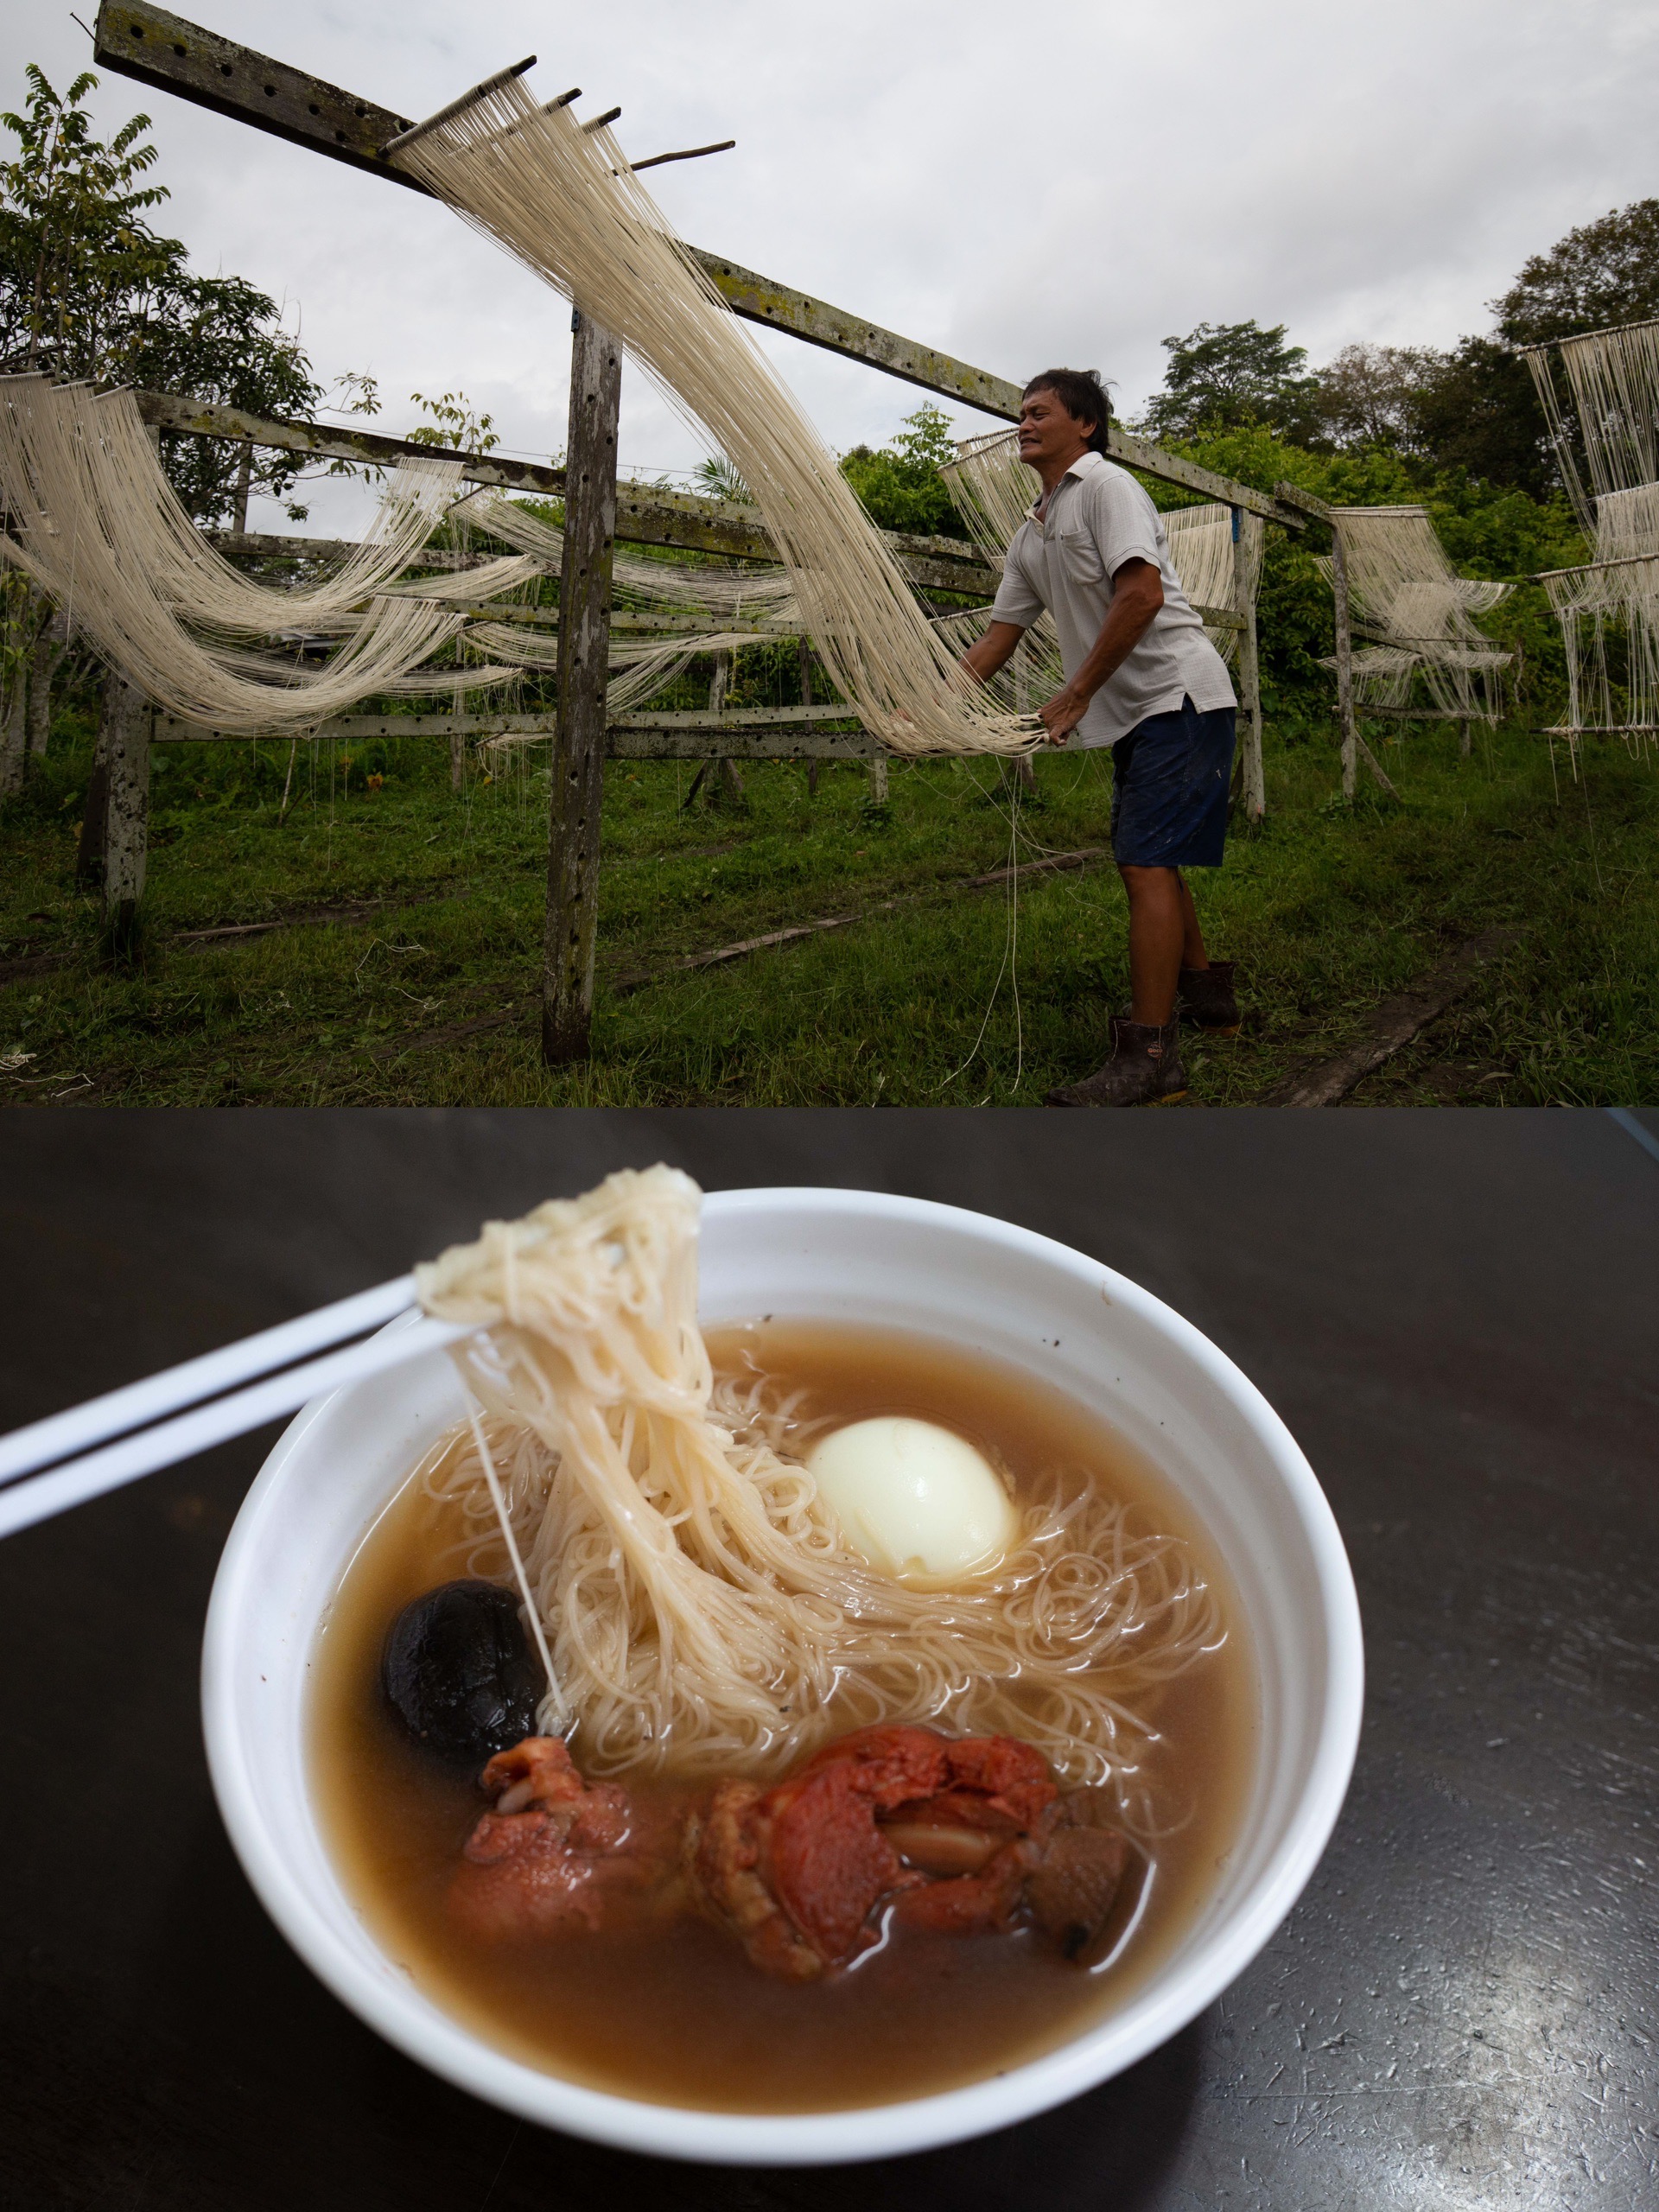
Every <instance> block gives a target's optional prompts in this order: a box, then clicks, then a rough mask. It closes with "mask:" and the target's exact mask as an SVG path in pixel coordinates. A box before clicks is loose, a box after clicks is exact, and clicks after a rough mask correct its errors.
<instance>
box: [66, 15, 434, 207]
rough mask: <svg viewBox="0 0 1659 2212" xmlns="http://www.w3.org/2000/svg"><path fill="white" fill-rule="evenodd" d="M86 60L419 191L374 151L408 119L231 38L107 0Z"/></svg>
mask: <svg viewBox="0 0 1659 2212" xmlns="http://www.w3.org/2000/svg"><path fill="white" fill-rule="evenodd" d="M92 59H93V60H94V61H95V62H96V63H97V64H98V66H99V68H101V69H114V70H117V71H118V72H119V73H120V74H121V75H122V76H124V77H136V78H137V80H138V82H139V83H140V84H141V85H149V86H152V87H153V88H154V89H155V90H156V92H176V93H177V94H178V95H179V97H180V98H181V99H187V100H194V102H195V104H196V105H197V106H198V107H210V108H212V109H213V111H214V112H215V113H216V114H219V115H227V116H229V117H230V118H232V121H234V122H237V123H251V124H255V125H256V127H257V129H259V130H269V131H270V132H272V133H273V134H274V135H275V136H276V137H278V138H286V139H288V140H289V141H290V142H291V143H293V144H294V145H296V146H308V147H310V148H311V149H313V150H314V151H315V152H316V153H320V154H327V156H329V157H330V159H331V160H334V161H336V162H346V163H348V164H349V165H350V166H351V167H352V168H358V169H370V170H372V171H373V173H374V175H376V176H384V177H387V178H389V179H390V180H391V182H392V183H394V184H403V185H408V186H409V187H410V188H411V190H413V191H416V192H425V190H426V187H425V186H424V185H423V184H416V181H415V180H414V178H413V177H410V176H405V175H404V174H403V172H402V171H401V170H400V169H395V168H393V167H392V166H391V162H388V161H385V160H384V159H383V158H382V156H381V153H380V149H381V147H382V146H384V145H385V143H386V142H387V140H388V139H390V138H395V137H397V133H398V132H399V131H400V130H409V129H410V117H408V116H406V115H394V114H393V113H392V112H391V110H390V109H389V108H384V107H378V106H377V105H375V103H374V102H373V101H372V100H365V99H359V98H358V96H357V94H356V93H355V92H342V91H341V90H340V86H338V85H330V84H328V83H327V82H326V81H325V80H324V79H322V78H321V77H313V76H310V75H308V73H306V71H304V70H303V69H295V68H292V67H290V66H289V64H288V63H287V62H286V61H273V60H271V59H270V55H269V54H256V53H254V52H253V50H252V48H250V47H245V46H238V44H237V43H236V41H234V40H233V39H228V38H220V37H219V35H218V34H217V33H216V32H213V31H207V30H203V29H202V28H201V26H200V24H199V23H191V22H186V21H185V19H184V17H183V16H172V15H168V12H167V11H166V10H165V9H162V8H153V7H150V6H149V5H148V4H147V0H146V4H142V5H138V6H121V5H119V4H118V0H104V4H103V6H102V7H101V8H99V11H98V23H97V27H96V29H94V31H93V34H92Z"/></svg>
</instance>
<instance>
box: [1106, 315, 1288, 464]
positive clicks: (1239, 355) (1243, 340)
mask: <svg viewBox="0 0 1659 2212" xmlns="http://www.w3.org/2000/svg"><path fill="white" fill-rule="evenodd" d="M1160 342H1161V344H1162V346H1163V348H1164V351H1165V352H1166V353H1167V354H1168V356H1169V360H1168V363H1167V365H1166V367H1165V370H1164V387H1163V390H1162V391H1159V392H1155V393H1154V395H1153V397H1152V399H1151V400H1150V401H1149V402H1148V404H1147V410H1146V413H1145V414H1144V415H1143V416H1141V421H1140V423H1139V424H1138V426H1137V427H1138V428H1140V429H1143V430H1146V431H1147V432H1148V433H1149V434H1150V435H1152V436H1153V437H1155V438H1169V437H1176V438H1190V437H1194V436H1196V435H1198V433H1199V432H1200V431H1202V430H1209V429H1239V428H1242V427H1243V425H1245V424H1246V423H1263V424H1265V425H1266V426H1267V427H1268V429H1273V430H1277V431H1278V432H1279V433H1280V434H1281V436H1284V437H1288V438H1291V439H1294V440H1295V441H1296V442H1298V443H1305V442H1306V440H1307V438H1308V437H1309V436H1310V435H1317V434H1318V427H1319V422H1318V415H1317V411H1316V396H1317V392H1318V389H1319V385H1318V379H1317V378H1313V377H1310V376H1308V375H1306V373H1305V369H1306V361H1307V352H1306V347H1305V346H1287V345H1286V343H1285V326H1284V324H1283V323H1282V322H1280V323H1275V324H1274V326H1273V327H1272V328H1271V329H1268V330H1263V329H1262V327H1261V326H1260V325H1259V324H1258V323H1257V322H1256V321H1255V320H1254V318H1252V319H1251V320H1250V321H1248V322H1201V323H1200V324H1199V325H1198V328H1197V329H1196V330H1191V331H1189V332H1188V333H1187V334H1186V336H1185V338H1166V339H1164V340H1161V341H1160Z"/></svg>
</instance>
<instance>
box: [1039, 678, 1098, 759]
mask: <svg viewBox="0 0 1659 2212" xmlns="http://www.w3.org/2000/svg"><path fill="white" fill-rule="evenodd" d="M1089 696H1090V695H1089V694H1088V693H1087V692H1085V691H1074V690H1072V688H1071V685H1070V684H1069V683H1068V684H1067V685H1066V687H1065V690H1063V691H1057V692H1056V693H1055V694H1054V696H1053V697H1052V699H1045V700H1044V702H1043V703H1042V705H1041V706H1040V707H1039V708H1038V709H1037V711H1038V713H1039V715H1041V716H1042V718H1043V726H1044V728H1046V730H1047V732H1048V735H1047V737H1046V740H1045V742H1046V744H1049V745H1064V744H1065V741H1066V739H1067V738H1068V737H1070V736H1071V733H1072V731H1073V730H1074V729H1076V728H1077V724H1078V723H1079V722H1080V721H1082V720H1083V718H1084V715H1086V714H1087V713H1088V711H1089Z"/></svg>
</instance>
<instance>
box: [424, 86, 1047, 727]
mask: <svg viewBox="0 0 1659 2212" xmlns="http://www.w3.org/2000/svg"><path fill="white" fill-rule="evenodd" d="M390 158H391V162H392V163H393V165H394V166H395V167H397V168H402V169H404V170H406V171H407V172H408V173H409V174H410V175H411V176H414V177H416V178H418V179H419V181H421V182H422V183H423V184H424V185H426V186H427V187H428V188H429V189H430V190H431V191H432V192H434V193H435V194H437V196H438V197H439V198H440V199H442V200H447V201H448V203H449V205H450V206H451V207H454V208H455V209H457V210H458V211H459V212H460V213H461V214H462V215H463V216H465V217H466V219H467V220H468V221H469V222H471V223H473V224H474V225H475V226H477V227H478V228H479V229H480V230H482V231H484V232H486V233H487V234H488V235H489V236H491V237H492V238H495V239H496V240H498V242H499V244H501V245H504V246H505V247H506V248H507V250H508V251H510V252H511V253H512V254H514V255H515V256H516V257H518V260H520V261H521V262H523V263H524V264H525V266H526V267H528V268H530V269H532V270H535V271H536V273H537V275H538V276H540V277H543V278H545V279H546V281H547V282H548V283H550V284H552V285H554V286H555V287H556V289H558V290H559V291H560V292H562V293H563V295H564V296H565V297H566V298H567V299H569V300H572V301H574V302H575V304H576V305H577V306H578V307H579V308H580V309H581V311H582V314H583V315H588V316H590V317H591V318H592V319H593V321H594V322H596V323H598V324H600V325H601V326H602V327H604V328H605V329H606V330H607V331H609V332H611V333H613V334H614V335H615V336H616V337H617V338H618V339H620V340H621V342H622V344H623V345H624V346H626V349H627V351H628V353H630V354H631V355H632V357H633V359H635V360H636V361H638V362H639V365H641V367H643V368H644V369H645V371H646V372H647V373H648V374H649V375H651V376H652V378H654V379H655V380H656V382H657V383H658V385H659V386H660V387H661V389H662V390H663V391H664V394H665V396H666V397H668V399H669V400H670V402H671V404H673V405H675V406H676V407H677V409H678V410H679V411H680V412H681V413H682V414H683V416H685V417H686V418H687V419H688V420H689V421H690V422H691V423H694V424H696V425H700V426H701V427H702V429H705V430H706V431H707V432H708V433H709V435H710V436H711V437H712V438H713V439H714V440H715V443H716V444H717V445H718V446H719V447H720V448H721V451H722V452H723V453H725V454H726V455H727V456H728V459H729V460H730V461H731V462H732V463H733V465H734V467H735V468H736V470H737V472H738V474H739V476H740V477H741V480H742V481H743V483H744V484H745V485H746V486H747V489H748V493H749V496H750V497H751V499H753V502H754V504H755V506H756V507H757V508H758V509H759V511H760V514H761V515H762V517H763V518H765V522H766V529H767V531H769V532H770V534H771V536H772V538H773V540H774V542H775V543H776V544H777V546H778V549H779V553H780V555H781V556H782V558H783V562H784V564H785V567H786V569H787V570H788V572H789V575H790V579H791V584H792V586H793V590H794V595H795V599H796V601H797V603H798V607H799V610H800V618H801V620H802V622H803V623H804V626H805V627H806V628H807V629H808V630H809V631H810V634H811V636H812V639H813V641H814V643H815V644H816V645H817V650H818V653H819V656H820V658H822V659H823V664H824V665H825V667H826V669H827V670H828V671H829V676H830V677H831V679H832V681H833V682H834V683H836V687H837V689H838V690H840V692H841V694H842V696H843V697H844V698H845V699H846V700H847V701H848V702H849V704H850V705H851V706H852V707H853V709H855V711H856V713H857V714H858V715H859V718H860V720H861V721H862V722H863V723H864V725H865V727H866V728H868V729H869V730H870V731H871V732H872V733H873V734H874V735H875V736H876V737H878V738H880V741H882V743H883V744H885V745H887V746H888V747H891V748H892V749H893V751H895V752H899V753H967V752H1002V753H1014V752H1024V751H1027V750H1029V749H1030V747H1032V746H1033V744H1034V743H1036V742H1038V741H1039V738H1040V735H1041V733H1040V731H1039V730H1036V729H1033V728H1021V727H1020V723H1019V722H1018V721H1017V720H1016V719H1015V718H1014V717H1013V716H1011V715H1008V714H1007V713H1006V712H1005V711H1004V710H1003V709H1001V708H999V707H998V706H997V705H996V704H995V702H994V701H993V700H990V699H988V698H984V697H982V696H978V695H977V694H976V692H975V690H973V689H972V687H971V686H967V685H965V684H964V682H963V678H962V677H961V675H960V672H959V671H957V667H956V664H955V663H954V661H953V659H952V658H951V656H950V652H949V650H948V648H947V646H946V645H945V644H944V641H943V640H942V639H939V638H938V636H936V635H935V633H934V632H933V631H932V629H931V627H930V626H929V624H928V621H927V619H926V617H925V614H924V613H923V612H922V610H921V609H920V608H919V607H918V606H917V604H916V601H915V600H914V598H913V596H912V593H911V591H910V588H909V586H908V584H907V582H906V579H905V575H904V573H903V571H902V570H901V569H899V565H898V563H897V562H896V561H895V560H894V558H893V555H892V553H891V552H890V551H889V550H888V548H887V545H886V544H885V543H883V541H882V538H881V536H880V532H879V531H877V530H876V528H875V526H874V524H873V523H872V522H871V521H870V520H869V518H868V516H867V515H866V514H865V512H864V510H863V508H862V507H861V505H859V502H858V498H857V495H856V494H855V492H854V491H853V488H852V486H850V485H849V483H848V482H847V480H846V479H845V477H843V476H842V474H841V471H840V469H839V468H838V467H836V461H835V456H834V455H833V454H831V453H830V452H829V448H827V447H826V446H825V444H824V443H823V440H822V439H821V438H820V437H819V436H818V435H817V431H816V430H815V429H813V427H812V425H811V423H809V422H808V421H807V419H806V417H805V416H804V414H803V413H802V412H801V410H800V409H799V407H798V405H797V404H796V403H795V401H794V399H793V398H792V397H791V395H790V393H789V392H788V391H786V390H785V386H784V385H783V384H782V382H781V381H780V379H779V377H778V376H777V374H776V373H775V372H774V371H773V370H772V367H771V365H770V364H769V363H768V362H767V360H766V357H765V355H764V354H763V353H761V351H760V347H759V346H757V345H756V344H755V343H754V341H753V339H752V338H751V337H750V336H749V334H748V333H747V330H746V329H745V328H744V327H743V325H742V324H741V322H740V321H739V320H738V318H737V317H736V316H735V315H734V314H733V313H732V311H731V309H730V308H728V306H727V305H726V303H725V302H724V301H723V300H722V299H721V297H720V296H719V294H718V293H717V292H716V291H715V289H714V287H713V285H712V284H711V283H709V279H708V277H706V276H705V275H704V273H703V271H702V269H701V268H700V267H699V266H698V265H697V263H696V260H695V259H694V257H692V255H691V254H690V251H688V249H687V248H686V247H685V245H683V242H682V241H681V240H680V239H679V238H677V237H676V236H675V235H674V233H673V232H672V231H671V228H670V226H669V225H668V223H667V222H666V220H665V219H664V216H663V215H662V213H661V212H660V210H659V209H658V207H657V206H656V203H655V202H654V201H653V200H652V197H651V195H650V194H649V193H648V192H647V191H646V190H645V187H644V185H643V184H642V183H641V182H640V181H639V178H637V177H636V176H635V175H633V173H632V170H631V168H629V166H628V161H627V157H626V155H625V154H624V153H623V151H622V149H621V148H620V145H619V144H618V143H617V141H616V139H615V137H614V136H613V133H612V132H611V131H610V130H588V129H584V127H583V126H582V124H579V123H577V122H576V121H575V118H574V116H573V115H572V113H571V111H570V110H569V107H568V106H567V107H558V108H555V109H553V110H552V111H548V110H545V109H543V108H542V107H540V106H538V105H537V102H536V100H535V99H534V97H533V96H532V95H531V92H529V91H528V90H526V88H525V86H524V82H523V80H522V79H518V78H513V79H509V80H508V81H507V82H505V83H504V84H499V85H496V86H492V87H491V88H490V89H489V90H488V91H487V92H486V94H485V95H484V96H483V97H481V98H480V99H473V100H470V101H468V102H467V104H466V105H464V106H463V107H461V109H460V110H459V111H458V112H455V113H454V114H451V115H448V116H447V117H443V118H435V120H434V122H433V123H432V124H430V125H429V126H427V127H423V130H421V132H420V134H419V135H418V136H417V137H415V138H414V139H413V140H412V141H411V142H410V143H408V144H407V145H404V146H399V147H397V148H395V149H393V151H392V152H391V156H390Z"/></svg>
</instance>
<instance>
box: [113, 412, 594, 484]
mask: <svg viewBox="0 0 1659 2212" xmlns="http://www.w3.org/2000/svg"><path fill="white" fill-rule="evenodd" d="M133 397H134V398H135V399H136V400H137V403H138V412H139V414H140V415H141V416H143V419H144V421H145V422H146V423H149V425H150V427H151V429H157V430H174V431H178V432H180V433H181V434H182V435H184V436H186V437H192V438H226V439H228V440H230V441H232V442H242V443H244V444H247V445H255V446H268V447H270V448H272V449H273V450H274V451H276V452H278V453H309V454H316V455H317V456H318V458H319V459H320V460H323V461H357V462H359V463H362V464H364V465H365V466H367V467H385V465H386V464H387V462H389V461H392V462H395V461H406V460H410V459H414V460H417V461H459V462H460V463H461V475H462V477H463V478H464V479H465V480H466V481H467V483H469V484H493V485H497V486H499V487H500V488H501V489H502V490H504V491H509V492H538V493H541V494H542V495H543V497H544V498H550V499H563V497H564V471H563V469H562V468H546V467H542V465H541V464H540V463H539V462H537V461H509V460H507V459H505V457H503V456H502V455H501V454H479V453H462V452H461V451H460V450H459V449H458V448H454V447H452V446H429V445H424V444H423V443H422V442H420V441H419V440H418V439H416V438H391V437H387V436H385V435H384V434H383V433H382V432H381V431H378V430H349V429H342V428H341V427H340V425H339V424H337V423H289V422H284V421H283V420H282V419H281V418H280V417H278V416H272V415H251V414H249V413H248V412H247V410H245V408H241V407H226V406H224V405H223V404H220V403H219V401H217V400H209V399H186V398H181V397H180V396H179V395H178V394H177V393H176V392H170V391H137V392H135V393H134V394H133Z"/></svg>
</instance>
